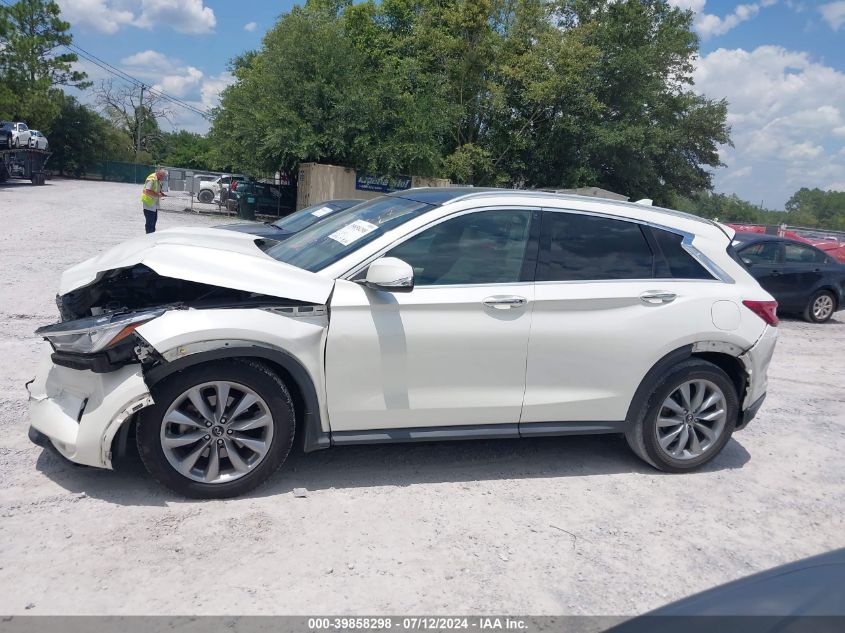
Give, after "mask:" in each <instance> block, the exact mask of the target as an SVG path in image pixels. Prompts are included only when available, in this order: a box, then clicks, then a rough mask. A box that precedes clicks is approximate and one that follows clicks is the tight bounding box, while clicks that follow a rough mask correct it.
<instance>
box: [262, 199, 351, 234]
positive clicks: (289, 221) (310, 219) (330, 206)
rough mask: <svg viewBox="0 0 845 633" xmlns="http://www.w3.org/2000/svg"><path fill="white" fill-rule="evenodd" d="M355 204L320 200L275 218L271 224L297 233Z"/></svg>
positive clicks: (287, 231)
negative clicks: (283, 216)
mask: <svg viewBox="0 0 845 633" xmlns="http://www.w3.org/2000/svg"><path fill="white" fill-rule="evenodd" d="M355 204H358V203H357V202H355V203H351V202H350V203H338V202H321V203H320V204H314V205H311V206H310V207H305V208H304V209H300V210H299V211H297V212H296V213H291V214H290V215H289V216H287V217H286V218H282V219H281V220H276V221H275V222H273V226H275V227H276V228H277V229H282V230H283V231H284V232H285V233H299V232H300V231H302V230H304V229H307V228H308V227H309V226H311V225H312V224H316V223H317V222H319V221H320V220H324V219H326V218H329V217H330V216H332V215H334V214H335V213H337V212H338V211H343V210H344V209H348V208H349V207H351V206H354V205H355Z"/></svg>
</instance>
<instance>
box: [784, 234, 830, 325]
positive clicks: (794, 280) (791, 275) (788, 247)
mask: <svg viewBox="0 0 845 633" xmlns="http://www.w3.org/2000/svg"><path fill="white" fill-rule="evenodd" d="M826 260H827V256H826V255H825V254H824V253H822V252H821V251H819V250H817V249H815V248H813V247H812V246H809V245H805V244H796V243H794V242H784V243H783V267H782V269H781V274H780V279H779V283H780V286H781V294H782V296H783V298H784V300H783V304H784V307H786V308H789V309H793V310H800V309H803V308H804V307H805V306H806V305H807V302H808V301H809V300H810V296H811V295H812V294H813V293H814V292H815V290H816V288H818V287H819V285H820V283H821V280H822V277H824V265H825V261H826Z"/></svg>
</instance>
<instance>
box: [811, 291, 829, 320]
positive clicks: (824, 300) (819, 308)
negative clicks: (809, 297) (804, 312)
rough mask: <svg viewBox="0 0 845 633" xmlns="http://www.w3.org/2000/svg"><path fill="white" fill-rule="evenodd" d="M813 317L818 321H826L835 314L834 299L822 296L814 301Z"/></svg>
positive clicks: (826, 295)
mask: <svg viewBox="0 0 845 633" xmlns="http://www.w3.org/2000/svg"><path fill="white" fill-rule="evenodd" d="M812 310H813V317H814V318H815V319H816V320H817V321H824V320H826V319H828V318H829V317H830V315H831V314H832V313H833V298H832V297H831V296H830V295H828V294H821V295H819V296H818V297H816V300H815V301H813V307H812Z"/></svg>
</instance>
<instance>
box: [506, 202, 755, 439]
mask: <svg viewBox="0 0 845 633" xmlns="http://www.w3.org/2000/svg"><path fill="white" fill-rule="evenodd" d="M684 237H685V236H684V235H681V234H679V233H675V232H671V231H668V230H667V231H663V230H661V229H655V228H652V227H649V226H646V225H643V224H639V223H636V222H634V221H628V220H623V219H619V218H610V217H604V216H600V215H592V214H588V213H582V212H569V211H559V210H544V212H543V221H542V229H541V232H540V251H539V258H538V265H537V273H536V279H537V282H536V285H535V293H534V311H533V319H532V323H531V336H530V338H529V343H528V362H527V375H526V390H525V401H524V404H523V410H522V418H521V421H520V433H521V434H523V435H532V434H544V433H546V432H547V431H548V430H549V424H548V423H553V425H554V426H556V427H557V426H560V424H561V423H563V424H566V423H570V424H571V423H578V422H589V423H596V422H621V421H623V420H624V419H625V417H626V414H627V409H628V406H629V404H630V402H631V399H632V398H633V395H634V391H635V390H636V388H637V387H638V386H639V384H640V382H641V381H642V379H643V377H644V376H645V374H646V373H647V372H648V370H649V369H650V368H651V367H652V366H653V365H654V364H655V363H656V362H657V361H658V360H659V359H660V358H662V357H663V356H664V355H666V354H667V353H668V352H670V351H673V350H674V349H677V348H678V347H681V346H683V345H685V344H688V343H691V342H693V341H692V340H690V332H694V333H696V334H699V333H701V332H705V333H706V332H707V331H712V330H714V329H715V327H714V325H713V321H712V317H711V307H712V305H713V303H714V302H715V301H716V300H719V299H720V298H722V293H723V287H724V285H725V284H724V283H723V282H721V281H718V280H716V279H715V278H714V276H713V275H712V274H710V273H709V272H708V271H707V270H705V269H704V267H703V266H702V265H701V264H699V263H698V262H697V261H695V260H694V259H693V258H692V256H691V255H689V253H688V252H687V251H686V250H684V249H683V247H682V240H683V239H684ZM664 253H665V254H664ZM729 309H730V306H729ZM733 309H735V310H736V314H737V316H738V315H739V312H738V310H739V309H738V307H735V308H733ZM543 423H545V424H543Z"/></svg>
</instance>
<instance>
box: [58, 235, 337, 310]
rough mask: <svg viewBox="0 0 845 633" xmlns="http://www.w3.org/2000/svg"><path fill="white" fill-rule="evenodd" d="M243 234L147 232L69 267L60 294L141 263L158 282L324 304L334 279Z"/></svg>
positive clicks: (251, 236)
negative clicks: (189, 283)
mask: <svg viewBox="0 0 845 633" xmlns="http://www.w3.org/2000/svg"><path fill="white" fill-rule="evenodd" d="M255 240H256V237H255V236H254V235H249V234H247V233H238V232H235V231H221V230H219V229H214V228H188V227H185V228H175V229H166V230H164V231H159V232H156V233H150V234H149V235H145V236H143V237H138V238H135V239H132V240H129V241H128V242H123V243H122V244H118V245H117V246H115V247H113V248H110V249H109V250H107V251H106V252H104V253H102V254H101V255H97V256H96V257H92V258H91V259H88V260H86V261H84V262H82V263H81V264H77V265H76V266H73V267H71V268H68V269H67V270H66V271H65V272H64V273H63V274H62V279H61V283H60V287H59V294H61V295H63V294H65V293H67V292H70V291H71V290H76V289H78V288H82V287H84V286H87V285H89V284H91V283H92V282H94V281H96V280H97V279H98V278H99V277H100V275H101V274H102V273H105V272H107V271H110V270H115V269H119V268H128V267H131V266H135V265H137V264H143V265H145V266H147V267H148V268H151V269H152V270H154V271H155V272H156V273H158V274H159V275H161V276H162V277H173V278H175V279H184V280H186V281H193V282H197V283H202V284H208V285H212V286H219V287H222V288H232V289H235V290H243V291H246V292H255V293H259V294H263V295H268V296H271V297H280V298H284V299H292V300H295V301H304V302H308V303H326V301H327V300H328V298H329V295H330V294H331V291H332V288H333V287H334V280H332V279H326V278H325V277H321V276H319V275H317V274H315V273H312V272H308V271H306V270H302V269H301V268H296V267H295V266H290V265H288V264H284V263H282V262H279V261H276V260H275V259H273V258H272V257H269V256H268V255H265V254H264V253H263V252H262V251H261V249H259V248H258V246H256V245H255Z"/></svg>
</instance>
